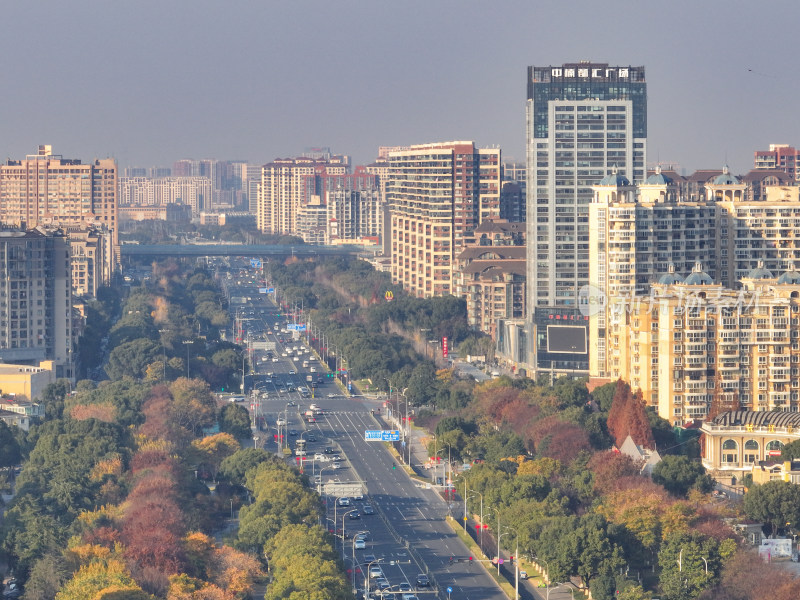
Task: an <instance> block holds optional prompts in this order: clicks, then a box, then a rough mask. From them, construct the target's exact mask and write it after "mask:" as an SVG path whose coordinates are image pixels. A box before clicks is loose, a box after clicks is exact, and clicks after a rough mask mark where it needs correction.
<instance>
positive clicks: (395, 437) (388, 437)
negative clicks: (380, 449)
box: [383, 429, 400, 442]
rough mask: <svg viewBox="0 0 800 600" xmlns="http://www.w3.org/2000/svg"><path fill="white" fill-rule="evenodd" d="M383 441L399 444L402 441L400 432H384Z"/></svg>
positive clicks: (395, 430)
mask: <svg viewBox="0 0 800 600" xmlns="http://www.w3.org/2000/svg"><path fill="white" fill-rule="evenodd" d="M383 441H384V442H399V441H400V431H399V430H397V429H392V430H390V431H384V432H383Z"/></svg>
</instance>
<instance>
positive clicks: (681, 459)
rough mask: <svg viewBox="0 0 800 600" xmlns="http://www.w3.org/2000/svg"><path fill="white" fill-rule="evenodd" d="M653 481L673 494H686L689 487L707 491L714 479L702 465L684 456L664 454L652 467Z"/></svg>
mask: <svg viewBox="0 0 800 600" xmlns="http://www.w3.org/2000/svg"><path fill="white" fill-rule="evenodd" d="M653 481H654V482H655V483H657V484H659V485H663V486H664V488H666V490H667V491H668V492H670V493H671V494H674V495H675V496H684V497H685V496H686V494H688V493H689V490H690V489H692V488H693V489H697V490H700V491H701V492H704V493H708V492H710V491H711V490H712V489H713V488H714V480H713V479H712V478H711V476H710V475H708V474H707V473H706V470H705V468H704V467H703V465H702V464H701V463H700V462H698V461H693V460H690V459H689V458H687V457H686V456H670V455H667V456H665V457H664V458H663V459H662V460H661V462H659V463H658V464H657V465H656V466H655V467H654V468H653Z"/></svg>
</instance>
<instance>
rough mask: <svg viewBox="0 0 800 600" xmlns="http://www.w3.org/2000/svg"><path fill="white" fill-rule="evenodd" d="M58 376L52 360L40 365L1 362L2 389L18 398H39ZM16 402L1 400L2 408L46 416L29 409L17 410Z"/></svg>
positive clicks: (0, 381) (30, 414)
mask: <svg viewBox="0 0 800 600" xmlns="http://www.w3.org/2000/svg"><path fill="white" fill-rule="evenodd" d="M55 381H56V377H55V373H54V372H53V369H52V362H50V361H44V362H42V363H41V364H40V366H38V367H32V366H28V365H8V364H0V391H2V394H4V396H6V397H9V396H13V397H15V398H17V399H19V398H26V399H27V400H29V401H35V400H38V399H39V398H40V397H41V395H42V392H43V391H44V388H46V387H47V386H48V385H50V384H51V383H55ZM14 404H15V402H13V401H11V400H8V401H5V400H0V408H3V409H4V410H10V411H12V412H22V413H24V414H27V415H28V416H34V417H36V416H44V415H40V414H38V413H31V412H30V411H28V410H16V409H15V408H13V405H14Z"/></svg>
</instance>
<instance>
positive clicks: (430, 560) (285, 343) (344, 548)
mask: <svg viewBox="0 0 800 600" xmlns="http://www.w3.org/2000/svg"><path fill="white" fill-rule="evenodd" d="M231 295H236V296H239V297H245V298H247V297H249V298H251V300H250V301H248V302H247V303H246V304H245V305H243V306H238V307H233V309H234V310H236V312H238V313H239V317H240V319H241V317H242V316H243V315H245V316H246V317H247V318H248V319H249V320H248V322H247V328H248V331H247V335H249V336H252V337H255V339H261V340H269V341H273V342H275V344H276V347H275V350H274V351H273V352H272V357H270V358H268V359H267V360H263V356H266V353H265V352H256V353H253V354H252V356H251V359H252V362H253V365H254V371H255V372H254V373H253V374H250V375H248V377H247V389H246V391H249V388H251V387H253V386H257V387H258V397H257V398H255V399H252V398H250V397H249V395H248V401H247V406H248V407H249V408H250V409H251V414H252V415H253V416H259V417H261V418H262V419H263V424H262V426H263V427H264V428H265V429H264V430H259V431H254V436H255V437H256V438H257V442H256V443H257V445H258V446H260V447H264V448H266V449H269V450H272V451H275V452H280V450H281V448H280V447H279V443H280V445H282V446H284V447H289V448H294V446H295V445H296V440H297V439H300V438H302V439H306V440H308V439H309V438H311V437H312V434H313V437H314V438H315V439H316V441H313V442H308V448H307V452H308V458H309V459H310V460H308V461H306V462H305V463H304V470H305V472H306V473H307V474H308V475H309V478H310V480H311V482H312V485H313V484H314V483H313V482H314V478H315V476H317V475H318V474H319V475H320V479H321V482H320V489H321V491H322V486H325V487H326V488H327V491H328V492H331V493H329V494H324V495H323V498H324V499H325V501H326V517H325V518H326V524H327V527H328V529H329V530H330V531H332V532H334V533H336V534H337V536H339V537H338V540H339V541H338V544H339V549H340V551H341V552H342V556H343V558H344V561H345V564H346V567H347V569H348V575H349V576H350V577H351V578H352V580H353V584H354V588H355V589H358V590H360V591H363V590H364V588H365V577H364V574H365V573H366V572H367V571H368V567H369V566H370V565H371V564H372V565H373V566H374V565H379V566H380V567H381V569H382V571H383V574H384V575H385V578H386V579H387V580H388V583H389V585H391V586H394V587H393V588H389V590H390V591H392V590H393V591H394V592H396V593H395V594H392V595H388V596H384V597H392V596H396V597H398V598H399V597H400V594H399V592H398V588H397V586H398V585H399V584H401V583H405V582H408V583H409V584H411V585H412V586H414V585H415V584H416V578H417V575H419V574H427V575H428V576H429V578H430V580H431V582H432V584H433V585H432V587H430V588H419V589H418V590H417V591H416V594H417V596H418V598H419V599H420V600H426V598H431V597H433V596H436V597H438V598H442V599H444V598H448V600H459V599H475V600H477V599H480V600H504V599H505V598H506V595H505V594H504V593H503V592H502V591H501V590H500V588H499V586H498V585H497V584H496V583H495V582H494V580H493V579H492V578H491V577H490V576H489V574H488V573H487V572H486V570H485V568H484V566H483V565H482V564H480V563H478V562H477V561H476V560H473V561H472V562H470V561H469V560H468V557H469V556H470V553H469V551H468V549H467V548H466V546H464V544H463V543H462V542H461V541H460V540H459V538H458V537H457V536H456V535H455V534H454V533H453V531H452V529H451V528H450V526H449V525H448V524H447V522H446V521H445V517H446V516H447V514H448V506H447V504H446V503H445V502H444V501H443V499H442V498H441V496H440V495H439V494H438V493H437V491H436V489H434V488H431V487H430V486H429V485H427V484H424V483H420V482H418V481H416V480H413V479H411V478H410V477H409V476H408V475H407V473H406V472H405V471H404V470H403V469H402V468H401V467H400V465H398V464H397V463H396V461H395V459H394V458H393V457H392V455H391V454H390V452H389V450H388V449H387V448H386V447H385V446H384V444H383V443H382V442H367V441H365V439H364V431H365V430H370V429H381V428H383V427H384V426H383V424H382V423H379V421H378V420H376V418H375V417H374V416H373V414H372V412H371V411H372V409H374V408H377V407H378V406H379V404H377V403H373V402H372V401H370V400H368V399H361V398H350V397H347V396H345V395H343V394H342V390H341V389H340V388H339V387H338V386H337V384H336V383H335V382H334V380H333V379H331V378H328V377H327V376H325V375H326V367H324V366H323V365H321V364H320V363H319V362H318V361H317V360H310V359H308V357H309V356H310V355H311V356H313V352H311V353H309V352H308V347H307V346H306V345H305V341H306V340H302V339H301V340H294V339H292V334H291V333H284V332H283V331H282V330H283V329H284V328H285V326H286V316H285V315H283V316H281V317H279V316H278V309H277V308H276V307H275V305H274V304H272V303H271V302H268V301H267V298H265V296H264V295H259V294H258V292H257V290H255V289H252V290H248V289H241V288H237V289H236V290H235V291H234V290H232V291H231ZM237 309H238V310H237ZM276 324H277V325H278V329H277V331H276V329H275V325H276ZM295 346H297V347H298V350H300V352H301V358H300V360H297V361H295V360H293V357H294V356H297V350H294V347H295ZM304 346H305V350H306V351H305V352H304V351H303V349H304ZM289 350H292V353H290V352H288V351H289ZM284 353H286V354H287V356H283V354H284ZM273 358H277V360H275V361H273ZM304 360H309V367H308V368H303V367H302V363H303V361H304ZM312 366H314V367H315V370H316V372H315V373H314V374H313V375H314V377H315V380H316V377H317V376H319V374H320V373H321V374H322V375H323V377H322V378H321V382H320V383H319V384H318V385H317V388H316V390H314V397H313V398H312V397H303V395H302V394H301V393H300V392H299V391H298V390H297V389H295V390H291V387H290V386H293V387H299V386H304V385H306V381H305V379H306V376H307V375H308V374H310V371H309V369H310V368H311V367H312ZM293 372H295V373H293ZM267 373H272V377H270V378H269V382H267V381H266V380H267V376H266V374H267ZM312 403H314V404H317V405H319V407H320V408H321V409H322V410H323V411H324V415H321V416H318V418H317V421H316V422H314V423H309V422H306V420H305V419H304V418H303V416H302V415H303V413H304V411H305V410H306V409H308V408H309V405H310V404H312ZM279 417H280V418H285V419H286V421H287V423H286V425H282V426H280V427H279V426H277V421H278V419H279ZM291 432H294V435H290V433H291ZM281 436H282V437H281ZM325 448H328V449H329V451H330V452H331V453H335V454H338V455H339V456H340V458H341V460H340V461H339V465H340V467H339V468H338V469H334V468H333V463H332V461H330V460H326V459H329V458H330V457H331V456H332V454H325V453H324V450H325ZM315 454H322V457H321V458H322V460H316V459H314V458H313V457H314V455H315ZM288 460H294V461H295V464H299V462H297V458H293V459H292V458H290V459H288ZM337 485H338V486H339V487H340V488H342V487H344V486H348V487H350V488H351V489H353V490H358V489H360V490H362V492H361V493H362V494H363V496H364V499H363V500H361V501H357V500H352V501H351V504H350V506H347V507H342V506H338V503H337V501H336V495H337V494H336V490H334V489H333V488H334V487H336V486H337ZM340 493H341V491H340ZM348 494H353V495H358V494H357V493H356V492H355V491H351V492H348ZM365 504H369V505H371V506H372V507H373V508H374V509H375V513H376V514H373V515H366V514H363V506H364V505H365ZM458 508H459V507H458V506H456V507H454V509H453V510H458ZM354 510H357V511H358V512H359V513H360V514H361V516H360V518H358V519H351V518H350V516H351V514H352V513H350V512H349V511H354ZM454 516H455V517H456V518H460V517H461V514H460V512H459V513H457V514H454ZM361 531H366V532H369V539H368V541H367V543H366V547H365V548H364V549H356V548H355V546H356V543H355V540H354V539H353V536H354V535H355V534H357V533H358V532H361ZM342 532H344V533H345V536H344V539H342ZM490 568H492V567H491V566H490ZM366 579H367V581H368V585H369V588H370V590H371V591H373V594H374V590H375V588H376V583H377V581H378V580H377V578H373V579H370V578H369V577H367V578H366ZM448 588H451V589H452V592H451V593H450V594H448V593H447V592H446V590H447V589H448ZM535 593H536V592H534V594H535ZM375 597H376V598H377V597H378V596H375ZM551 597H552V598H555V597H556V592H553V593H551Z"/></svg>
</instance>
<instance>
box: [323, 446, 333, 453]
mask: <svg viewBox="0 0 800 600" xmlns="http://www.w3.org/2000/svg"><path fill="white" fill-rule="evenodd" d="M325 454H333V448H331V447H330V446H325Z"/></svg>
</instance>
